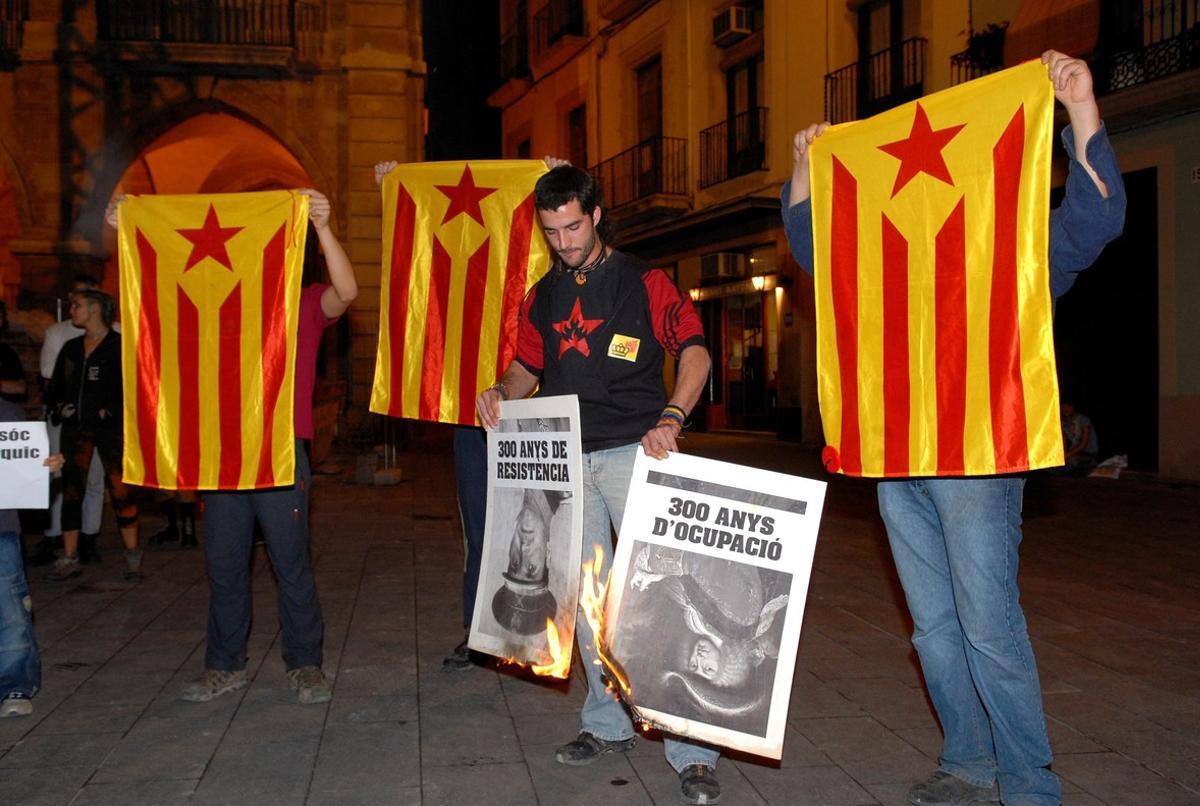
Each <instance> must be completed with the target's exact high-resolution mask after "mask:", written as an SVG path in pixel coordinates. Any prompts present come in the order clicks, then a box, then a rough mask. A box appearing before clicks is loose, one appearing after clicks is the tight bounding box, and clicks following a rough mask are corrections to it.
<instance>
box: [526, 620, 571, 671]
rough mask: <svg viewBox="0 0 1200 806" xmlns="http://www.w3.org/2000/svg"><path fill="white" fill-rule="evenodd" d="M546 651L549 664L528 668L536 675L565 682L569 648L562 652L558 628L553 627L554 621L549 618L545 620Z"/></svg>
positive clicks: (568, 664) (568, 662)
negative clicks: (548, 655) (548, 656)
mask: <svg viewBox="0 0 1200 806" xmlns="http://www.w3.org/2000/svg"><path fill="white" fill-rule="evenodd" d="M546 650H547V651H548V652H549V653H550V662H549V663H545V664H533V665H532V666H530V667H529V668H530V669H532V670H533V673H534V674H536V675H541V676H543V677H557V678H558V679H560V680H565V679H566V677H567V675H568V674H570V672H571V648H570V647H567V649H566V651H565V652H564V651H563V646H562V641H561V640H560V639H559V637H558V628H557V627H555V626H554V619H550V618H548V619H546Z"/></svg>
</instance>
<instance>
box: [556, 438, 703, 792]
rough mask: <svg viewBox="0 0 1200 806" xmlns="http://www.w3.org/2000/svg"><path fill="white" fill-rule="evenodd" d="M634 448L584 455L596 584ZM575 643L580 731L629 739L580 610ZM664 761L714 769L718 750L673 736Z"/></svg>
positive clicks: (588, 549) (587, 547)
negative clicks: (581, 681)
mask: <svg viewBox="0 0 1200 806" xmlns="http://www.w3.org/2000/svg"><path fill="white" fill-rule="evenodd" d="M637 447H638V446H637V445H636V444H634V445H625V446H622V447H620V448H609V449H608V450H603V451H592V452H591V453H585V454H584V455H583V561H584V562H588V561H590V560H591V559H592V557H593V556H594V555H595V547H596V546H600V548H601V549H602V550H603V553H604V562H603V563H602V564H601V567H600V581H601V583H602V584H605V585H607V584H608V572H609V569H610V568H611V567H612V554H613V539H612V530H613V529H614V528H616V529H618V530H619V529H620V527H621V518H622V517H624V514H625V499H626V497H628V495H629V482H630V479H631V477H632V476H633V460H634V459H635V458H636V457H637ZM575 642H576V644H578V646H579V655H580V658H581V659H582V661H583V670H584V672H585V673H586V675H587V681H588V694H587V699H585V700H584V701H583V711H582V713H581V717H582V722H583V730H585V731H587V732H588V733H590V734H592V735H593V736H596V737H598V738H601V739H605V740H607V741H616V740H619V739H628V738H629V737H631V736H633V734H634V730H633V722H632V721H631V720H630V719H629V714H628V713H627V712H626V711H625V707H624V706H623V705H622V704H621V703H620V702H618V701H617V700H616V698H614V697H613V695H612V694H610V693H609V692H608V691H607V690H606V687H605V685H604V681H603V680H602V679H601V675H600V666H599V665H598V664H597V663H595V661H596V659H597V656H596V652H595V649H594V648H593V647H594V642H595V636H593V634H592V627H591V625H590V624H588V620H587V618H586V617H585V616H584V614H583V609H582V608H580V610H579V613H578V614H577V616H576V619H575ZM663 746H664V748H665V750H666V754H667V763H668V764H670V765H671V766H672V767H673V768H674V769H675V771H676V772H681V771H683V770H684V769H685V768H686V767H690V766H691V765H693V764H702V765H704V766H705V767H716V766H717V759H718V758H720V755H721V754H720V752H719V751H718V750H715V749H713V748H711V747H706V746H703V745H698V744H691V743H689V742H686V741H684V740H683V739H676V738H673V737H671V736H664V737H663Z"/></svg>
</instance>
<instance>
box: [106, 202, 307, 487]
mask: <svg viewBox="0 0 1200 806" xmlns="http://www.w3.org/2000/svg"><path fill="white" fill-rule="evenodd" d="M119 219H120V221H119V224H118V228H117V229H118V232H119V250H120V266H121V322H122V339H123V342H122V355H121V368H122V373H123V379H124V394H125V462H124V476H125V481H126V482H128V483H130V484H137V485H141V486H144V487H159V488H163V489H179V490H246V489H257V488H264V487H278V486H282V485H290V484H292V483H293V481H294V476H295V461H296V457H295V428H294V424H293V421H292V416H293V415H292V404H293V386H294V381H293V375H294V372H293V370H294V367H295V363H296V327H297V322H298V313H299V304H300V276H301V272H302V269H303V263H304V239H305V235H306V233H307V225H308V197H307V196H302V195H300V194H298V193H296V192H294V191H272V192H266V193H229V194H216V195H203V196H131V197H128V198H126V199H125V201H124V202H123V203H122V204H121V207H120V214H119Z"/></svg>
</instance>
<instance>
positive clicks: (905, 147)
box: [879, 103, 967, 198]
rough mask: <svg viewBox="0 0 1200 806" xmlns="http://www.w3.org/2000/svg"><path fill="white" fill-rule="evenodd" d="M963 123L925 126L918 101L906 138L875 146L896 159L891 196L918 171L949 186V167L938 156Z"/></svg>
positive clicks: (925, 120)
mask: <svg viewBox="0 0 1200 806" xmlns="http://www.w3.org/2000/svg"><path fill="white" fill-rule="evenodd" d="M966 125H967V124H965V123H960V124H959V125H957V126H948V127H946V128H945V129H932V128H930V126H929V117H928V116H927V115H926V114H925V110H924V109H923V108H921V104H920V103H918V104H917V114H916V116H915V117H914V118H913V125H912V130H911V131H909V133H908V138H907V139H904V140H897V141H896V142H894V143H887V144H885V145H881V146H879V149H880V150H881V151H886V152H887V153H888V154H891V155H892V156H893V157H895V158H896V159H898V160H900V171H899V172H898V173H897V174H896V183H895V184H894V185H892V198H895V197H896V194H897V193H899V192H900V190H901V189H902V188H903V187H904V186H905V185H907V184H908V182H909V180H911V179H914V178H916V176H917V174H919V173H927V174H929V175H930V176H932V177H933V178H934V179H940V180H942V181H943V182H945V183H946V184H947V185H953V184H954V180H953V179H951V178H950V169H949V168H947V167H946V160H944V159H942V149H943V148H945V147H946V144H947V143H949V142H950V141H951V140H953V139H954V135H956V134H958V133H959V132H960V131H962V128H963V126H966Z"/></svg>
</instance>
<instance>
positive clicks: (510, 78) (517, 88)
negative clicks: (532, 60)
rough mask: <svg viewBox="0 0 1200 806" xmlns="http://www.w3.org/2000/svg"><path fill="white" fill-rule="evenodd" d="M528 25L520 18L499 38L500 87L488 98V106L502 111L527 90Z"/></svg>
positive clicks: (528, 84) (528, 81)
mask: <svg viewBox="0 0 1200 806" xmlns="http://www.w3.org/2000/svg"><path fill="white" fill-rule="evenodd" d="M531 84H532V81H531V79H530V75H529V25H528V22H527V21H526V20H525V19H524V18H522V19H520V20H518V21H517V22H516V23H514V24H513V25H512V26H510V27H509V29H508V30H507V31H505V32H504V34H503V35H502V36H501V37H500V86H499V87H497V88H496V89H495V90H493V91H492V94H491V95H489V96H488V99H487V102H488V106H491V107H493V108H495V109H504V108H505V107H507V106H509V105H510V104H512V103H513V102H514V101H516V100H517V99H518V98H520V97H521V96H522V95H524V94H525V93H526V92H527V91H528V90H529V87H530V85H531Z"/></svg>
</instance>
